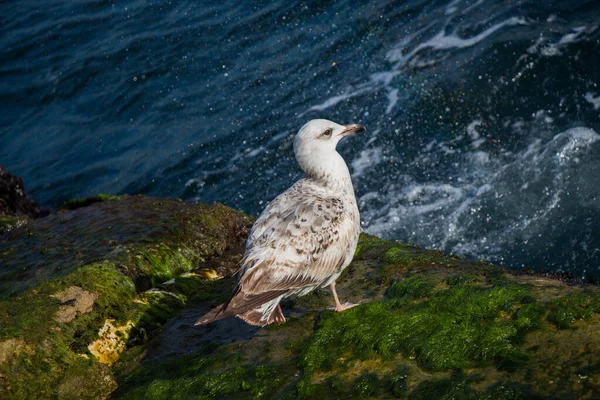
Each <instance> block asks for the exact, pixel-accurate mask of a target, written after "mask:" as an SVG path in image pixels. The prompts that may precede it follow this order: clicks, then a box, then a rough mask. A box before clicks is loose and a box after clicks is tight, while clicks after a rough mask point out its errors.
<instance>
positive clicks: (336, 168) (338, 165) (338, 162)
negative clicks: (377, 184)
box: [301, 151, 354, 196]
mask: <svg viewBox="0 0 600 400" xmlns="http://www.w3.org/2000/svg"><path fill="white" fill-rule="evenodd" d="M314 156H315V154H313V159H314V158H316V157H314ZM320 156H321V157H319V162H317V163H314V164H311V165H310V166H306V167H307V168H303V169H304V173H305V174H306V178H307V179H310V180H312V181H313V182H315V183H317V184H318V185H321V186H325V187H327V188H329V189H334V190H336V191H341V192H343V193H346V194H350V195H352V196H354V187H353V186H352V179H351V178H350V171H349V170H348V166H347V165H346V162H345V161H344V159H343V158H342V156H341V155H340V154H339V153H338V152H337V151H335V152H334V154H333V155H332V154H322V155H320ZM301 165H302V163H301Z"/></svg>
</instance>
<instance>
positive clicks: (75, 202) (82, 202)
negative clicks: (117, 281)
mask: <svg viewBox="0 0 600 400" xmlns="http://www.w3.org/2000/svg"><path fill="white" fill-rule="evenodd" d="M122 197H123V196H113V195H110V194H102V193H101V194H99V195H97V196H90V197H84V198H77V199H71V200H67V201H65V202H64V203H63V205H62V206H61V207H60V210H61V211H72V210H77V209H78V208H82V207H87V206H89V205H92V204H94V203H100V202H103V201H109V200H119V199H121V198H122Z"/></svg>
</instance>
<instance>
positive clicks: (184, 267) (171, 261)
mask: <svg viewBox="0 0 600 400" xmlns="http://www.w3.org/2000/svg"><path fill="white" fill-rule="evenodd" d="M134 253H135V254H136V255H135V256H134V257H133V260H134V262H135V264H136V265H137V266H138V268H139V269H140V271H142V273H144V274H145V275H147V276H148V277H149V278H150V280H151V281H152V285H153V286H156V285H157V284H159V283H162V282H165V281H168V280H169V279H172V278H174V277H176V276H178V275H181V274H183V273H184V272H189V271H191V270H192V268H193V267H194V264H193V263H192V260H194V259H195V258H197V256H196V255H195V254H194V252H193V251H191V250H190V249H189V248H187V247H185V246H182V247H179V248H172V247H171V246H167V245H165V244H163V243H159V244H158V245H155V246H146V248H140V249H138V250H136V251H134Z"/></svg>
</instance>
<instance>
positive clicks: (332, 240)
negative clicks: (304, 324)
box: [196, 119, 365, 326]
mask: <svg viewBox="0 0 600 400" xmlns="http://www.w3.org/2000/svg"><path fill="white" fill-rule="evenodd" d="M364 130H365V127H364V126H362V125H358V124H351V125H340V124H336V123H335V122H332V121H328V120H326V119H314V120H312V121H309V122H308V123H306V124H305V125H304V126H303V127H302V128H301V129H300V131H298V133H297V134H296V137H295V138H294V154H295V156H296V160H297V161H298V164H300V167H301V168H302V170H303V171H304V177H303V178H302V179H300V180H299V181H298V182H296V183H295V184H294V185H292V186H291V187H290V188H289V189H287V190H286V191H285V192H283V193H281V194H280V195H279V196H277V197H276V198H275V199H274V200H273V201H272V202H271V203H270V204H269V205H268V206H267V207H266V208H265V210H264V211H263V212H262V214H261V215H260V216H259V217H258V219H257V220H256V222H255V223H254V225H253V226H252V229H251V231H250V236H249V237H248V240H247V242H246V251H245V253H244V257H243V259H242V266H241V268H240V271H239V274H238V283H237V285H236V287H235V289H234V290H233V294H232V295H231V298H230V299H229V300H228V301H227V302H226V303H224V304H221V305H219V306H217V307H216V308H214V309H213V310H212V311H210V312H208V313H207V314H205V315H204V316H203V317H202V318H200V319H199V320H198V321H197V322H196V325H204V324H208V323H210V322H213V321H217V320H220V319H222V318H225V317H229V316H236V317H238V318H241V319H242V320H244V321H246V322H247V323H249V324H251V325H256V326H265V325H269V324H271V323H273V322H276V323H278V324H281V323H283V322H285V316H284V315H283V312H282V311H281V306H280V305H279V303H280V302H281V300H283V299H285V298H288V297H297V296H304V295H306V294H308V293H310V292H312V291H313V290H315V289H317V288H319V287H326V286H329V287H330V288H331V292H332V294H333V299H334V300H335V308H334V310H335V311H336V312H339V311H344V310H347V309H349V308H352V307H354V306H356V304H351V303H344V304H341V303H340V300H339V298H338V295H337V292H336V290H335V280H336V279H337V278H338V277H339V276H340V274H341V273H342V271H343V270H344V268H346V267H347V266H348V264H350V262H351V261H352V257H353V256H354V251H355V250H356V245H357V243H358V236H359V234H360V231H361V228H360V216H359V212H358V206H357V204H356V198H355V196H354V187H353V186H352V180H351V179H350V172H349V171H348V166H347V165H346V162H345V161H344V159H343V158H342V156H341V155H340V154H339V153H338V152H337V151H336V146H337V144H338V142H339V141H340V140H341V139H342V138H343V137H345V136H348V135H351V134H354V133H356V132H360V131H364Z"/></svg>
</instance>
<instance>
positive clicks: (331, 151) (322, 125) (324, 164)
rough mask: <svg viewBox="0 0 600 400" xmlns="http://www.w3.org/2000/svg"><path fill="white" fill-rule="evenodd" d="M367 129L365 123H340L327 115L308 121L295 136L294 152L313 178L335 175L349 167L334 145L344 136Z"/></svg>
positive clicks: (305, 170)
mask: <svg viewBox="0 0 600 400" xmlns="http://www.w3.org/2000/svg"><path fill="white" fill-rule="evenodd" d="M364 130H365V127H364V126H362V125H358V124H349V125H340V124H336V123H335V122H333V121H328V120H326V119H313V120H312V121H309V122H307V123H306V124H305V125H304V126H303V127H302V128H300V131H298V133H297V134H296V137H295V138H294V154H295V155H296V159H297V160H298V164H300V167H302V169H303V170H304V172H305V173H306V174H307V175H308V176H310V177H314V178H324V177H325V178H326V177H327V176H329V177H335V175H336V174H338V173H340V171H339V170H345V171H347V170H348V168H347V166H346V163H345V162H344V160H343V159H342V157H341V156H340V155H339V153H338V152H337V151H336V149H335V148H336V146H337V144H338V142H339V141H340V140H341V139H342V138H343V137H345V136H348V135H352V134H354V133H356V132H361V131H364ZM340 161H341V164H343V165H341V164H340Z"/></svg>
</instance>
